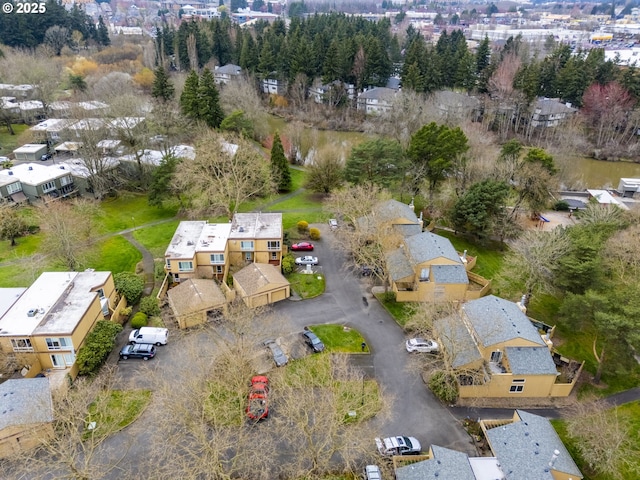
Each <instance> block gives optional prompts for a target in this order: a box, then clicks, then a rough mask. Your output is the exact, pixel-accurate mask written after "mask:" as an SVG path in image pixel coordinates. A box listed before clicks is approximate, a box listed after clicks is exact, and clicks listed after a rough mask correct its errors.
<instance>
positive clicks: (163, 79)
mask: <svg viewBox="0 0 640 480" xmlns="http://www.w3.org/2000/svg"><path fill="white" fill-rule="evenodd" d="M174 93H175V89H174V88H173V85H172V84H171V82H170V81H169V77H168V75H167V72H166V71H165V69H164V67H163V66H162V65H158V67H157V68H156V71H155V78H154V80H153V88H152V89H151V96H153V97H154V98H159V99H160V100H162V101H164V102H168V101H169V100H171V99H172V98H173V94H174Z"/></svg>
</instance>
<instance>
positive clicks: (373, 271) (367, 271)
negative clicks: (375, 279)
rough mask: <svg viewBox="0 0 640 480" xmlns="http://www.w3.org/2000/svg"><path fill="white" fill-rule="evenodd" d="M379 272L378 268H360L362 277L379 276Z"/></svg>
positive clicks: (366, 266)
mask: <svg viewBox="0 0 640 480" xmlns="http://www.w3.org/2000/svg"><path fill="white" fill-rule="evenodd" d="M380 272H381V270H380V268H378V267H370V266H369V265H363V266H362V267H360V275H362V276H363V277H370V276H372V275H379V274H380Z"/></svg>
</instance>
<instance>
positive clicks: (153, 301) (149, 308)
mask: <svg viewBox="0 0 640 480" xmlns="http://www.w3.org/2000/svg"><path fill="white" fill-rule="evenodd" d="M140 311H141V312H142V313H144V314H145V315H146V316H147V317H153V316H158V315H160V306H159V305H158V299H157V298H155V297H144V298H143V299H142V300H140Z"/></svg>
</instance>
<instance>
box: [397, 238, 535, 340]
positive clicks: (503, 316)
mask: <svg viewBox="0 0 640 480" xmlns="http://www.w3.org/2000/svg"><path fill="white" fill-rule="evenodd" d="M411 238H413V237H411ZM409 240H410V239H409ZM462 309H463V311H464V312H465V313H466V316H467V318H468V319H469V322H470V323H471V325H472V326H473V329H474V330H475V332H476V334H477V335H478V337H479V339H480V341H481V342H482V344H483V346H485V347H488V346H490V345H495V344H497V343H501V342H506V341H509V340H513V339H516V338H523V339H525V340H528V341H530V342H532V343H534V344H537V345H540V346H544V347H546V344H545V343H544V341H543V340H542V337H541V336H540V334H539V333H538V330H536V327H534V326H533V325H532V323H531V322H530V321H529V319H528V318H527V316H526V315H525V314H524V313H523V312H522V311H521V310H520V308H518V306H517V305H516V304H515V303H513V302H510V301H508V300H504V299H502V298H498V297H496V296H494V295H489V296H486V297H483V298H479V299H477V300H472V301H470V302H467V303H466V304H464V305H463V306H462Z"/></svg>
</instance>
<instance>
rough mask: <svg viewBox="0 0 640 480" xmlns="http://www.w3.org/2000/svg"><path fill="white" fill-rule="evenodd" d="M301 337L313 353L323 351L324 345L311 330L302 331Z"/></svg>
mask: <svg viewBox="0 0 640 480" xmlns="http://www.w3.org/2000/svg"><path fill="white" fill-rule="evenodd" d="M302 336H303V337H304V341H305V343H306V344H307V345H309V346H310V347H311V349H312V350H313V351H314V352H315V353H318V352H322V351H324V343H322V340H320V339H319V338H318V336H317V335H316V334H315V333H313V332H312V331H311V330H308V329H306V330H304V331H303V332H302Z"/></svg>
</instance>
